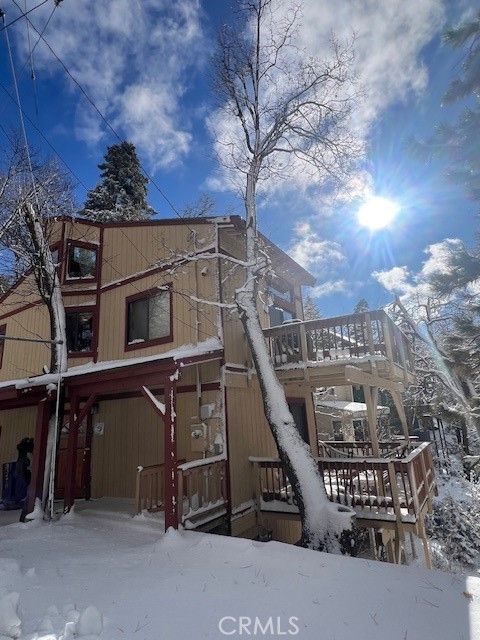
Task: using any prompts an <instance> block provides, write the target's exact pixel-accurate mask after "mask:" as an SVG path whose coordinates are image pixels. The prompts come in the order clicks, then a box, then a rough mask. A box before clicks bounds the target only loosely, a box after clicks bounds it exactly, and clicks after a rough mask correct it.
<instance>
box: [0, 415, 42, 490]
mask: <svg viewBox="0 0 480 640" xmlns="http://www.w3.org/2000/svg"><path fill="white" fill-rule="evenodd" d="M36 417H37V408H36V407H26V408H24V409H11V410H8V411H1V412H0V425H1V427H2V433H1V435H0V470H1V468H2V465H3V464H4V463H5V462H13V461H15V460H16V459H17V455H18V452H17V444H18V443H19V442H20V440H22V439H23V438H27V437H28V438H33V436H34V435H35V421H36ZM1 485H2V477H1V474H0V487H1Z"/></svg>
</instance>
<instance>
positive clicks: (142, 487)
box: [135, 464, 165, 513]
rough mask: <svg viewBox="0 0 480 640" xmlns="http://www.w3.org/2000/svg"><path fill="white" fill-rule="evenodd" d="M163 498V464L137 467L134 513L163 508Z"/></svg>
mask: <svg viewBox="0 0 480 640" xmlns="http://www.w3.org/2000/svg"><path fill="white" fill-rule="evenodd" d="M164 499H165V470H164V465H163V464H152V465H150V466H148V467H138V468H137V479H136V486H135V509H136V513H141V512H142V511H143V510H144V509H146V510H147V511H158V510H160V509H163V503H164Z"/></svg>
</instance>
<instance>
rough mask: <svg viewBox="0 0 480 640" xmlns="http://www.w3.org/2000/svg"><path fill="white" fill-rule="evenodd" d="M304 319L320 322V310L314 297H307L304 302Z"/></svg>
mask: <svg viewBox="0 0 480 640" xmlns="http://www.w3.org/2000/svg"><path fill="white" fill-rule="evenodd" d="M303 317H304V319H305V320H320V318H321V317H322V314H321V312H320V308H319V306H318V304H317V303H316V302H315V300H314V299H313V298H312V296H308V295H307V296H305V298H304V300H303Z"/></svg>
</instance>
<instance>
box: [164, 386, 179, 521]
mask: <svg viewBox="0 0 480 640" xmlns="http://www.w3.org/2000/svg"><path fill="white" fill-rule="evenodd" d="M172 378H174V375H172V376H169V375H168V376H167V377H166V378H165V416H164V423H165V425H164V426H165V429H164V442H165V445H164V451H165V531H166V530H167V529H168V528H169V527H173V528H174V529H178V478H177V407H176V403H177V389H176V386H177V385H176V381H175V379H173V380H172Z"/></svg>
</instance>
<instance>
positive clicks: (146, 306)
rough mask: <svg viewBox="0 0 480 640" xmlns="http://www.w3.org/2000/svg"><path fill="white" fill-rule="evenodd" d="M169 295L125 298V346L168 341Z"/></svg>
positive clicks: (157, 294) (170, 331) (155, 291)
mask: <svg viewBox="0 0 480 640" xmlns="http://www.w3.org/2000/svg"><path fill="white" fill-rule="evenodd" d="M171 333H172V327H171V293H170V291H158V289H155V290H154V291H152V292H146V293H143V294H139V295H135V296H131V297H130V298H127V346H130V347H131V346H132V345H138V344H139V343H143V342H145V343H149V344H152V343H158V342H168V341H170V340H171V339H172V338H171Z"/></svg>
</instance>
